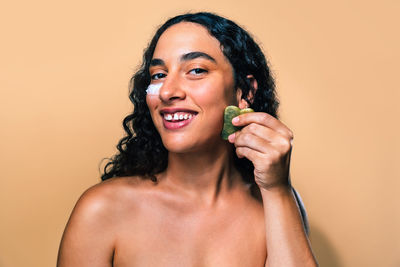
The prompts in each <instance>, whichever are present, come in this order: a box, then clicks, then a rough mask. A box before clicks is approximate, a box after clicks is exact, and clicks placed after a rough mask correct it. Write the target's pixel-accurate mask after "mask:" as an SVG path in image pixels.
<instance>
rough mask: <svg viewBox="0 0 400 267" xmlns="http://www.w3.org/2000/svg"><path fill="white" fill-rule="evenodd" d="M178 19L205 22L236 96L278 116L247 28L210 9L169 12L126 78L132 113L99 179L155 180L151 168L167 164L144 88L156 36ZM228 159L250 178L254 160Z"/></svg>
mask: <svg viewBox="0 0 400 267" xmlns="http://www.w3.org/2000/svg"><path fill="white" fill-rule="evenodd" d="M180 22H191V23H197V24H200V25H202V26H203V27H205V28H206V29H207V30H208V32H209V33H210V35H212V36H213V37H215V38H216V39H217V40H218V41H219V42H220V45H221V50H222V52H223V54H224V56H225V57H226V58H227V59H228V60H229V62H230V64H231V65H232V67H233V71H234V73H233V76H234V82H235V83H234V84H235V90H237V88H240V89H241V90H242V98H243V99H245V100H246V101H247V102H248V103H249V105H250V107H251V108H252V109H253V110H254V111H256V112H266V113H268V114H270V115H272V116H274V117H275V118H278V115H277V110H278V106H279V101H278V99H277V96H276V92H275V82H274V79H273V77H272V75H271V71H270V69H269V67H268V64H267V61H266V59H265V56H264V54H263V52H262V51H261V49H260V47H259V46H258V45H257V43H256V42H255V41H254V40H253V38H252V37H251V35H250V34H249V33H248V32H246V31H245V30H244V29H243V28H241V27H240V26H238V25H237V24H236V23H234V22H233V21H231V20H228V19H226V18H223V17H220V16H218V15H216V14H213V13H208V12H199V13H187V14H183V15H179V16H176V17H173V18H171V19H169V20H168V21H166V22H165V23H164V24H163V25H162V26H161V27H160V28H159V29H158V30H157V31H156V33H155V35H154V37H153V38H152V40H151V41H150V44H149V45H148V47H147V48H146V49H145V51H144V55H143V62H142V65H141V67H140V68H139V70H138V71H137V72H136V73H135V74H134V76H133V77H132V79H131V82H130V94H129V98H130V100H131V102H132V103H133V107H134V108H133V113H132V114H130V115H128V116H127V117H126V118H125V119H124V120H123V127H124V130H125V132H126V135H125V137H123V138H122V139H121V140H120V141H119V143H118V145H117V149H118V153H117V154H116V155H115V156H113V157H112V158H111V159H110V160H109V162H108V163H107V164H106V165H105V167H104V173H103V174H102V176H101V179H102V180H106V179H109V178H111V177H124V176H132V175H139V176H141V177H143V178H145V179H151V180H152V181H154V182H156V181H157V179H156V177H155V174H157V173H160V172H162V171H164V170H165V169H166V168H167V165H168V151H167V149H166V148H165V147H164V145H163V143H162V141H161V137H160V135H159V133H158V132H157V130H156V128H155V126H154V124H153V121H152V119H151V116H150V111H149V109H148V107H147V104H146V92H145V90H146V88H147V86H148V85H149V84H150V73H149V67H150V61H151V59H152V57H153V53H154V50H155V47H156V45H157V42H158V40H159V38H160V36H161V35H162V34H163V32H164V31H165V30H166V29H168V28H169V27H171V26H172V25H174V24H177V23H180ZM249 74H251V75H253V77H254V78H255V80H256V81H257V84H258V88H257V90H255V88H253V87H252V85H251V81H250V80H249V79H248V75H249ZM249 92H252V93H253V92H255V94H254V97H253V99H252V101H249V100H248V99H247V97H248V95H249ZM234 165H235V167H236V168H237V169H238V171H239V172H240V173H241V175H242V177H243V180H244V181H245V182H248V183H254V174H253V172H254V166H253V164H252V163H251V162H250V161H249V160H247V159H246V158H242V159H239V158H238V157H237V156H236V153H234Z"/></svg>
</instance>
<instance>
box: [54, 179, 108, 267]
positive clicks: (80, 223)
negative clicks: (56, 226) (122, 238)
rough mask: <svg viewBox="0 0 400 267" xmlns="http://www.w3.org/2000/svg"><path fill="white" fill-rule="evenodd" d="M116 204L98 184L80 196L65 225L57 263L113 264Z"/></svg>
mask: <svg viewBox="0 0 400 267" xmlns="http://www.w3.org/2000/svg"><path fill="white" fill-rule="evenodd" d="M111 211H112V208H111V205H110V201H109V200H108V199H107V190H105V188H101V186H99V185H97V186H94V187H92V188H90V189H89V190H87V191H86V192H85V193H84V194H83V195H82V196H81V197H80V199H79V200H78V202H77V204H76V205H75V208H74V210H73V211H72V214H71V217H70V219H69V221H68V223H67V226H66V228H65V231H64V234H63V237H62V240H61V244H60V248H59V252H58V259H57V267H77V266H79V267H111V266H112V260H113V252H114V237H113V231H112V229H113V228H112V226H113V224H112V221H113V220H112V214H111Z"/></svg>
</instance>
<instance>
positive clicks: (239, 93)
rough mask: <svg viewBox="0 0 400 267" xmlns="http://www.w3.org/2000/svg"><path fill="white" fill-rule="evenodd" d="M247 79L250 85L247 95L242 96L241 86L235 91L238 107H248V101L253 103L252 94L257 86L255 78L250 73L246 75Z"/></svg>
mask: <svg viewBox="0 0 400 267" xmlns="http://www.w3.org/2000/svg"><path fill="white" fill-rule="evenodd" d="M247 79H248V80H249V82H250V85H251V90H250V91H249V93H248V94H247V96H246V97H242V89H241V88H238V89H237V93H236V99H237V102H238V106H239V108H240V109H244V108H248V107H249V103H253V100H254V95H255V93H256V90H257V88H258V83H257V80H256V79H255V78H254V76H253V75H250V74H249V75H247Z"/></svg>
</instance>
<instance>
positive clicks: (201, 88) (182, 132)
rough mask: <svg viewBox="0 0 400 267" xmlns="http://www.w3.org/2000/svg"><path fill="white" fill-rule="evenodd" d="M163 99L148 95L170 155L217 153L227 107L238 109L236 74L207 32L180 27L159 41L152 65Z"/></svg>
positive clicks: (183, 24) (154, 81) (194, 26)
mask: <svg viewBox="0 0 400 267" xmlns="http://www.w3.org/2000/svg"><path fill="white" fill-rule="evenodd" d="M149 71H150V75H151V83H152V84H160V83H162V86H161V88H160V91H159V95H150V94H149V95H147V97H146V101H147V105H148V107H149V110H150V113H151V117H152V119H153V122H154V125H155V127H156V128H157V130H158V132H159V133H160V136H161V138H162V141H163V144H164V146H165V147H166V148H167V150H168V151H170V152H177V153H184V152H195V151H200V150H205V149H213V148H216V147H215V145H218V144H223V142H225V141H223V140H222V139H221V137H220V133H221V130H222V125H223V112H224V109H225V107H226V106H228V105H236V104H237V96H236V93H235V90H234V78H233V69H232V66H231V64H230V63H229V61H228V60H227V59H226V58H225V56H224V55H223V53H222V51H221V47H220V43H219V41H218V40H217V39H215V38H214V37H212V36H211V35H210V34H209V33H208V31H207V29H206V28H204V27H203V26H201V25H199V24H196V23H190V22H181V23H178V24H175V25H173V26H171V27H169V28H168V29H167V30H166V31H165V32H164V33H163V34H162V35H161V37H160V39H159V41H158V43H157V46H156V48H155V51H154V55H153V59H152V61H151V65H150V69H149Z"/></svg>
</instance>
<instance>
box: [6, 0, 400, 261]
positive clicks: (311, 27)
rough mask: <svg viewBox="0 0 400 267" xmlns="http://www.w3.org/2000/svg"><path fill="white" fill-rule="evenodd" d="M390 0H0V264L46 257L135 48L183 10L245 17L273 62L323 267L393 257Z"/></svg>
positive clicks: (111, 125) (112, 134) (104, 133)
mask: <svg viewBox="0 0 400 267" xmlns="http://www.w3.org/2000/svg"><path fill="white" fill-rule="evenodd" d="M321 2H325V3H321ZM399 3H400V2H399V1H395V0H393V1H389V0H386V1H374V3H372V2H369V1H362V0H357V1H356V0H352V1H345V0H340V1H317V0H314V1H255V0H247V1H240V2H239V1H238V2H237V3H233V2H231V1H214V0H212V1H211V0H206V1H187V3H180V2H179V1H177V0H174V1H160V2H152V1H144V2H140V3H138V2H135V1H133V0H131V1H114V2H111V1H99V0H97V1H94V0H89V1H87V0H86V1H78V0H70V1H66V0H65V1H53V0H52V1H50V0H48V1H44V0H37V1H28V0H22V1H11V0H10V1H8V3H2V4H1V7H0V33H1V35H0V36H1V42H0V47H1V49H0V73H1V76H0V88H1V91H0V92H1V94H0V125H1V131H0V146H1V147H0V151H1V158H0V177H1V179H0V216H1V217H0V266H1V267H25V266H41V267H50V266H54V265H55V262H56V256H57V250H58V245H59V242H60V238H61V235H62V231H63V229H64V227H65V224H66V222H67V219H68V217H69V215H70V212H71V210H72V208H73V206H74V204H75V202H76V201H77V199H78V197H79V196H80V194H81V193H82V192H83V191H84V190H85V189H86V188H88V187H89V186H91V185H93V184H95V183H97V182H99V170H98V167H99V164H100V161H101V159H102V158H104V157H108V156H111V155H112V154H113V153H114V152H115V145H116V144H117V141H118V140H119V139H120V138H121V137H122V134H123V131H122V127H121V121H122V118H123V117H124V116H125V115H126V114H128V113H129V112H130V111H131V109H132V107H131V105H130V103H129V101H128V97H127V94H128V89H127V88H128V82H129V79H130V76H131V74H132V73H133V72H134V70H135V69H136V66H137V65H138V64H139V63H140V60H141V54H142V51H143V49H144V47H145V46H146V44H147V42H148V41H149V40H150V38H151V36H152V34H153V33H154V31H155V28H156V26H157V25H160V24H161V23H163V22H164V20H165V19H167V18H168V17H170V16H173V15H176V14H178V13H180V12H183V11H190V10H191V11H199V10H210V11H214V12H217V13H219V14H221V15H224V16H227V17H229V18H231V19H233V20H234V21H236V22H238V23H239V24H241V25H243V26H244V27H245V28H246V29H248V30H249V31H250V32H252V33H253V34H254V35H255V37H256V40H257V41H258V42H260V43H261V45H262V47H263V48H264V50H265V52H266V55H267V57H268V58H269V60H270V61H271V63H272V68H273V71H274V73H275V76H276V79H277V85H278V93H279V96H280V100H281V102H282V105H281V109H280V114H281V119H282V121H283V122H284V123H286V124H287V125H288V126H289V127H290V128H291V129H292V130H293V131H294V133H295V143H294V146H295V147H294V151H293V159H292V162H293V165H292V176H293V182H294V185H295V186H296V188H297V189H298V190H299V192H300V193H301V195H302V197H303V200H304V202H305V204H306V207H307V210H308V213H309V218H310V222H311V227H312V229H311V240H312V245H313V248H314V251H315V254H316V256H317V258H318V259H319V262H320V264H321V266H328V267H338V266H345V267H353V266H363V267H367V266H390V267H392V266H393V267H394V266H396V267H398V266H400V253H399V252H400V230H399V225H400V208H399V200H398V196H397V194H398V192H399V188H400V183H399V178H400V172H399V170H400V168H399V163H400V162H399V158H400V155H399V151H400V145H399V141H398V140H399V138H398V137H399V129H400V127H399V119H398V115H400V112H399V111H400V108H399V100H400V97H399V96H400V95H399V89H400V88H399V85H400V83H399V76H398V72H399V62H400V52H399V48H400V38H399V31H398V29H399V25H400V23H399V19H398V17H399V13H400V5H399Z"/></svg>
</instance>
